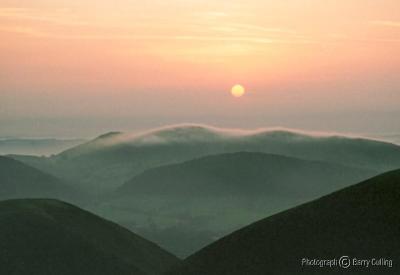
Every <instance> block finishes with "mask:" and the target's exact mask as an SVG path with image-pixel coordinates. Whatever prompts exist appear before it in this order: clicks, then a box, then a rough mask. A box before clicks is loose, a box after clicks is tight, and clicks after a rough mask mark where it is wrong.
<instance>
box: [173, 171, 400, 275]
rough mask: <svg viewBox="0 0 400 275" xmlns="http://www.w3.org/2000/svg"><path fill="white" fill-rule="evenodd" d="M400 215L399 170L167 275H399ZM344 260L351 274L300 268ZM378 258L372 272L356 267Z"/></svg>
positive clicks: (299, 210)
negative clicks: (320, 261) (305, 263)
mask: <svg viewBox="0 0 400 275" xmlns="http://www.w3.org/2000/svg"><path fill="white" fill-rule="evenodd" d="M399 209H400V170H396V171H393V172H388V173H385V174H383V175H380V176H377V177H375V178H372V179H370V180H367V181H365V182H362V183H360V184H357V185H355V186H352V187H349V188H346V189H343V190H341V191H338V192H335V193H333V194H331V195H328V196H326V197H323V198H321V199H318V200H316V201H313V202H310V203H307V204H304V205H302V206H299V207H296V208H293V209H291V210H288V211H285V212H282V213H280V214H277V215H274V216H271V217H269V218H266V219H264V220H261V221H259V222H256V223H254V224H251V225H249V226H247V227H245V228H243V229H241V230H239V231H237V232H234V233H233V234H230V235H228V236H226V237H224V238H222V239H220V240H219V241H217V242H215V243H213V244H212V245H210V246H208V247H206V248H204V249H202V250H201V251H199V252H197V253H195V254H194V255H192V256H190V257H189V258H187V259H186V260H185V261H184V262H183V264H182V265H181V266H180V267H179V268H176V269H175V270H173V271H171V272H170V273H169V274H171V275H189V274H190V275H200V274H207V275H214V274H215V275H225V274H226V275H235V274H237V275H243V274H246V275H253V274H254V275H258V274H298V273H304V274H311V273H312V274H327V273H334V274H365V273H369V274H400V264H399V263H400V211H399ZM341 256H348V257H349V260H350V263H351V264H350V267H349V268H348V269H343V268H341V267H332V268H330V267H316V266H302V261H303V259H304V258H306V259H310V260H312V259H334V258H337V259H339V258H340V257H341ZM374 258H375V261H373V262H370V266H369V267H362V266H360V265H358V266H356V265H355V263H360V262H354V259H358V260H363V259H367V260H372V259H374ZM379 259H381V260H380V261H379ZM388 260H392V262H390V261H388ZM343 263H344V264H346V260H344V262H343ZM374 264H375V265H374ZM379 264H380V265H379ZM390 264H392V267H390ZM371 265H373V266H371Z"/></svg>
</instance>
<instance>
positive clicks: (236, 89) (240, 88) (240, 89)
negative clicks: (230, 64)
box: [231, 84, 246, 97]
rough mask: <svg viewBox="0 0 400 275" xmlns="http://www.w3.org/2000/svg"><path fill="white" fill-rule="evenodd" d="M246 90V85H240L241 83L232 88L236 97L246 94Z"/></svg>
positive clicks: (232, 92)
mask: <svg viewBox="0 0 400 275" xmlns="http://www.w3.org/2000/svg"><path fill="white" fill-rule="evenodd" d="M245 92H246V90H245V89H244V87H243V86H242V85H239V84H237V85H235V86H233V87H232V89H231V94H232V95H233V96H234V97H241V96H243V95H244V93H245Z"/></svg>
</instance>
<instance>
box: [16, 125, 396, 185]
mask: <svg viewBox="0 0 400 275" xmlns="http://www.w3.org/2000/svg"><path fill="white" fill-rule="evenodd" d="M240 151H248V152H263V153H270V154H278V155H285V156H290V157H297V158H302V159H308V160H319V161H327V162H335V163H340V164H343V165H349V166H354V167H359V168H365V169H371V170H377V171H380V172H384V171H388V170H391V169H395V168H397V167H400V146H397V145H394V144H391V143H387V142H382V141H377V140H370V139H365V138H354V137H345V136H338V135H326V134H322V135H321V134H319V135H316V134H313V133H304V132H299V131H294V130H287V129H266V130H258V131H243V130H226V129H219V128H215V127H209V126H203V125H177V126H171V127H164V128H160V129H155V130H152V131H148V132H144V133H139V134H129V133H120V132H112V133H108V134H104V135H102V136H100V137H98V138H96V139H94V140H92V141H89V142H87V143H84V144H82V145H79V146H76V147H74V148H72V149H69V150H66V151H64V152H62V153H60V154H58V155H56V156H52V157H48V158H39V157H24V156H13V157H14V158H16V159H18V160H21V161H24V162H26V163H28V164H30V165H32V166H34V167H36V168H39V169H41V170H43V171H46V172H48V173H52V174H53V175H55V176H57V177H60V178H63V179H66V180H69V181H71V182H75V183H76V184H79V185H80V186H84V187H86V188H87V189H88V190H90V191H91V192H93V190H103V191H104V190H107V189H113V188H115V187H118V186H121V185H122V184H123V183H125V182H126V181H127V180H129V179H130V178H132V177H134V176H136V175H138V174H140V173H141V172H143V171H145V170H147V169H150V168H154V167H157V166H161V165H167V164H173V163H179V162H183V161H187V160H191V159H194V158H199V157H202V156H206V155H211V154H222V153H232V152H240Z"/></svg>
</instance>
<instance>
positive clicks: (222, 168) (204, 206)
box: [93, 152, 377, 257]
mask: <svg viewBox="0 0 400 275" xmlns="http://www.w3.org/2000/svg"><path fill="white" fill-rule="evenodd" d="M376 174H377V172H375V171H371V170H367V169H361V168H354V167H348V166H344V165H341V164H334V163H327V162H321V161H309V160H302V159H297V158H292V157H284V156H279V155H271V154H264V153H249V152H238V153H228V154H220V155H212V156H206V157H202V158H199V159H195V160H190V161H187V162H183V163H179V164H171V165H166V166H161V167H158V168H153V169H149V170H147V171H145V172H143V173H142V174H140V175H138V176H136V177H134V178H133V179H131V180H130V181H128V182H127V183H126V184H124V185H123V186H122V187H120V188H118V189H117V190H116V192H115V193H114V194H113V196H111V197H109V198H108V199H104V200H103V202H102V203H100V204H99V205H97V206H96V209H93V210H94V211H96V212H97V213H99V214H101V215H103V216H105V217H107V218H110V219H112V220H115V221H117V222H119V223H121V224H124V225H125V226H127V227H129V228H131V229H132V230H134V231H135V232H140V233H141V234H142V235H143V236H145V237H146V238H148V239H150V240H152V241H155V242H157V243H159V244H160V245H162V246H163V247H165V248H166V249H168V250H169V251H171V252H173V253H175V254H176V255H178V256H181V257H185V256H187V255H188V254H191V253H193V252H194V251H196V250H198V249H200V248H201V247H203V246H205V245H207V244H209V243H211V242H213V241H214V240H215V239H216V238H218V237H221V236H223V235H225V234H227V233H229V232H232V231H233V230H236V229H238V228H240V227H242V226H244V225H246V224H248V223H250V222H254V221H256V220H258V219H261V218H263V217H265V216H266V215H272V214H274V213H277V212H279V211H282V210H285V209H288V208H290V207H293V206H296V205H298V204H300V203H304V202H306V201H309V200H311V199H315V198H318V197H320V196H322V195H325V194H328V193H330V192H332V191H335V190H338V189H340V188H343V187H345V186H349V185H351V184H354V183H357V182H359V181H361V180H364V179H367V178H369V177H371V176H373V175H376ZM139 221H140V222H139ZM173 232H179V234H176V235H174V234H173ZM171 240H174V241H171Z"/></svg>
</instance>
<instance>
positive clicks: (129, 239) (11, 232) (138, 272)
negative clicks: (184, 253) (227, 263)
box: [0, 199, 177, 275]
mask: <svg viewBox="0 0 400 275" xmlns="http://www.w3.org/2000/svg"><path fill="white" fill-rule="evenodd" d="M0 248H1V250H0V255H1V256H0V270H1V273H2V274H9V275H19V274H21V275H22V274H41V275H46V274H48V275H53V274H57V275H64V274H65V275H73V274H74V275H75V274H85V275H90V274H93V275H102V274H107V275H111V274H121V275H123V274H130V275H151V274H153V275H155V274H161V273H162V272H163V271H165V269H167V268H169V267H170V266H171V265H173V264H176V263H177V259H176V258H175V257H174V256H172V255H171V254H169V253H167V252H165V251H163V250H162V249H161V248H159V247H158V246H156V245H155V244H153V243H151V242H149V241H147V240H145V239H143V238H141V237H139V236H137V235H135V234H133V233H131V232H130V231H128V230H126V229H124V228H122V227H120V226H118V225H116V224H114V223H111V222H109V221H106V220H104V219H102V218H100V217H97V216H95V215H93V214H91V213H89V212H86V211H84V210H81V209H79V208H77V207H75V206H73V205H70V204H66V203H63V202H61V201H57V200H43V199H28V200H8V201H2V202H0Z"/></svg>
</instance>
